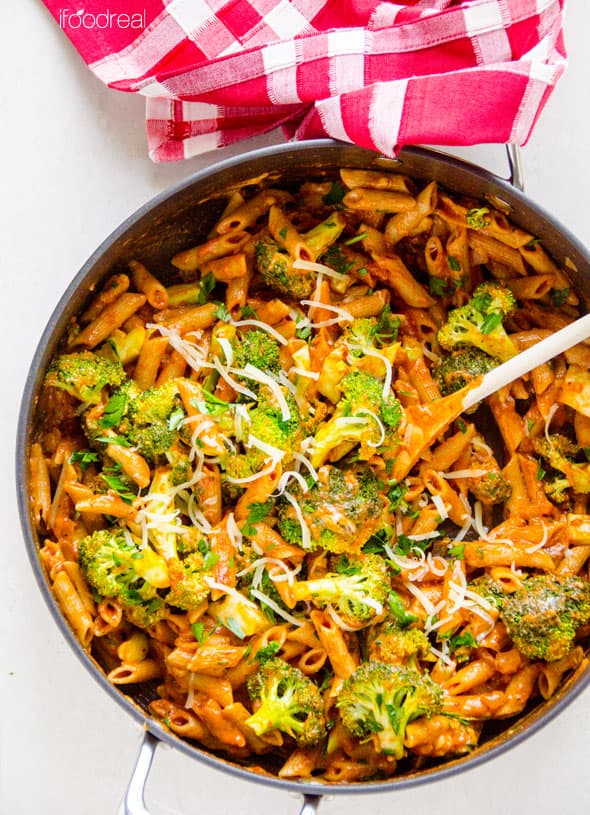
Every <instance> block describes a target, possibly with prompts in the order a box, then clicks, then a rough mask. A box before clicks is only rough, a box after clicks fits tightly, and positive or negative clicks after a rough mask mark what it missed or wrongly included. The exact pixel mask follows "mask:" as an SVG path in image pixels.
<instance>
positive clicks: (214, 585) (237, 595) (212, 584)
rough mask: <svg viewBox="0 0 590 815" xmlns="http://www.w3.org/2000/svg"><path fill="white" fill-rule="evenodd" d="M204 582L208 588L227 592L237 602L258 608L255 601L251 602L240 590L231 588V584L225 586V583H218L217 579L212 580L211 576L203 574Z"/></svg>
mask: <svg viewBox="0 0 590 815" xmlns="http://www.w3.org/2000/svg"><path fill="white" fill-rule="evenodd" d="M203 580H204V581H205V583H206V584H207V585H208V586H209V588H210V589H215V590H216V591H222V592H223V593H224V594H229V596H230V597H233V598H234V600H237V601H238V602H239V603H245V604H246V605H247V606H250V608H255V609H256V610H258V606H257V605H256V603H253V602H252V601H251V600H248V598H247V597H245V596H244V595H243V594H242V592H240V591H238V590H237V589H234V588H232V587H231V586H226V585H225V583H220V582H219V581H218V580H214V579H213V578H212V577H209V576H208V575H205V577H204V578H203Z"/></svg>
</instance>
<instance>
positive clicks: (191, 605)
mask: <svg viewBox="0 0 590 815" xmlns="http://www.w3.org/2000/svg"><path fill="white" fill-rule="evenodd" d="M168 573H169V575H170V591H169V592H168V594H167V595H166V602H167V603H168V604H169V605H171V606H175V607H176V608H182V609H184V610H185V611H190V610H191V609H196V608H199V606H200V605H201V604H202V603H203V601H204V600H206V599H207V597H208V596H209V592H210V588H209V585H208V584H207V582H206V580H205V575H206V570H205V568H204V566H203V555H202V554H201V553H200V552H192V553H191V554H189V555H187V557H186V558H185V559H184V560H182V561H180V560H169V561H168Z"/></svg>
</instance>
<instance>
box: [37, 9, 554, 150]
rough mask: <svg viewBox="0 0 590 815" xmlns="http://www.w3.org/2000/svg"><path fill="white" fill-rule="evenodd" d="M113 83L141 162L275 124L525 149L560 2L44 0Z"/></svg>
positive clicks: (550, 60)
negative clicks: (133, 97) (127, 110)
mask: <svg viewBox="0 0 590 815" xmlns="http://www.w3.org/2000/svg"><path fill="white" fill-rule="evenodd" d="M44 3H45V5H46V6H47V7H48V9H49V10H50V11H51V13H52V14H53V16H54V18H55V20H56V21H57V23H58V24H59V26H60V27H61V28H62V29H63V31H64V32H65V33H66V34H67V36H68V37H69V38H70V40H71V42H72V43H73V45H74V46H75V47H76V49H77V50H78V52H79V53H80V55H81V56H82V58H83V59H84V61H85V62H86V64H87V65H88V67H89V68H90V69H91V70H92V71H93V72H94V73H95V74H96V76H97V77H99V79H101V80H102V81H103V82H104V83H105V84H106V85H108V86H109V87H110V88H115V89H117V90H120V91H126V92H129V93H139V94H142V95H143V96H145V97H146V124H147V139H148V149H149V155H150V157H151V158H152V159H153V160H154V161H173V160H179V159H186V158H190V157H191V156H194V155H196V154H199V153H204V152H207V151H209V150H213V149H215V148H218V147H223V146H225V145H228V144H231V143H233V142H236V141H238V140H240V139H247V138H249V137H252V136H254V135H257V134H260V133H264V132H267V131H270V130H273V129H275V128H278V127H281V128H282V129H283V132H284V134H285V136H286V137H287V138H289V139H310V138H322V137H331V138H334V139H338V140H342V141H346V142H351V143H355V144H358V145H361V146H364V147H369V148H372V149H375V150H378V151H379V152H381V153H383V154H385V155H388V156H393V155H395V154H396V152H397V151H398V150H399V149H400V148H401V147H403V146H404V145H408V144H435V145H456V146H458V145H469V144H480V143H502V142H513V143H515V144H521V145H522V144H525V143H526V141H527V140H528V139H529V137H530V135H531V132H532V130H533V128H534V125H535V122H536V121H537V119H538V116H539V114H540V112H541V110H542V109H543V106H544V105H545V103H546V101H547V99H548V97H549V95H550V94H551V92H552V90H553V88H554V87H555V85H556V83H557V81H558V79H559V77H560V76H561V75H562V73H563V71H564V70H565V66H566V53H565V47H564V42H563V33H562V23H563V14H564V4H565V0H463V2H460V1H458V0H414V1H413V2H405V3H402V2H383V0H349V1H348V2H347V1H346V0H109V2H108V3H107V4H106V5H105V3H104V2H101V3H99V2H97V0H79V1H78V0H71V5H70V6H69V7H66V6H65V5H64V0H44Z"/></svg>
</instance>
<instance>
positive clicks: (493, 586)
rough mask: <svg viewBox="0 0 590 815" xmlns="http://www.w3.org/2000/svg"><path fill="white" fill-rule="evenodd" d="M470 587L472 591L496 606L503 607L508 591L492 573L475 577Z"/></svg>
mask: <svg viewBox="0 0 590 815" xmlns="http://www.w3.org/2000/svg"><path fill="white" fill-rule="evenodd" d="M469 588H470V589H471V591H475V592H477V594H479V595H480V596H481V597H483V599H484V600H487V602H488V603H489V604H490V605H491V606H494V608H497V609H500V608H501V607H502V603H503V602H504V598H505V597H506V593H505V591H504V589H503V588H502V584H501V583H499V582H498V581H496V580H494V579H493V577H490V575H487V574H486V575H481V576H480V577H476V578H474V579H473V580H472V581H471V582H470V583H469Z"/></svg>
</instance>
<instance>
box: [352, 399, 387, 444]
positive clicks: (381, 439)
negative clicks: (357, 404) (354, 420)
mask: <svg viewBox="0 0 590 815" xmlns="http://www.w3.org/2000/svg"><path fill="white" fill-rule="evenodd" d="M358 413H359V414H360V415H363V416H365V415H366V416H370V417H371V419H373V421H374V422H375V424H376V425H377V427H378V429H379V441H375V442H373V441H368V442H367V444H368V446H369V447H381V445H382V444H383V442H384V441H385V426H384V424H383V422H382V421H381V419H380V418H379V416H377V414H376V413H373V411H372V410H369V409H368V408H360V410H359V411H358Z"/></svg>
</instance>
